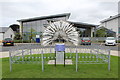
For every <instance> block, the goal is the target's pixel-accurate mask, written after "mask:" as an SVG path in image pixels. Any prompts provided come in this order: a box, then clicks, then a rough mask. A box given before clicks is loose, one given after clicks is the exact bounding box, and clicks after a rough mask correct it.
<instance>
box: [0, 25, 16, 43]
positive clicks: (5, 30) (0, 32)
mask: <svg viewBox="0 0 120 80" xmlns="http://www.w3.org/2000/svg"><path fill="white" fill-rule="evenodd" d="M14 36H15V33H14V31H13V30H12V29H11V28H10V27H0V42H2V40H3V39H5V38H11V39H14Z"/></svg>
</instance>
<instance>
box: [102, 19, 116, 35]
mask: <svg viewBox="0 0 120 80" xmlns="http://www.w3.org/2000/svg"><path fill="white" fill-rule="evenodd" d="M100 26H104V27H106V28H108V29H110V30H112V31H115V32H116V35H118V18H115V19H112V20H110V21H107V22H104V23H101V24H100Z"/></svg>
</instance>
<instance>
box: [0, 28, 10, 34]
mask: <svg viewBox="0 0 120 80" xmlns="http://www.w3.org/2000/svg"><path fill="white" fill-rule="evenodd" d="M8 28H9V27H0V33H4V32H6V31H7V30H8Z"/></svg>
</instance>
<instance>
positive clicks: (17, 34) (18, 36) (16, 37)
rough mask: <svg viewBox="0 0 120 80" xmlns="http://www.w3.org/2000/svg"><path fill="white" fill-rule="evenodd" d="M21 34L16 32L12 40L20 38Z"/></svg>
mask: <svg viewBox="0 0 120 80" xmlns="http://www.w3.org/2000/svg"><path fill="white" fill-rule="evenodd" d="M21 39H22V36H21V35H20V34H19V33H16V34H15V36H14V40H21Z"/></svg>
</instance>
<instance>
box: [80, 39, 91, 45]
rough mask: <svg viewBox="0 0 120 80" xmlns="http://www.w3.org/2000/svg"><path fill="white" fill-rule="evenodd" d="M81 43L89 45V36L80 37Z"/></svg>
mask: <svg viewBox="0 0 120 80" xmlns="http://www.w3.org/2000/svg"><path fill="white" fill-rule="evenodd" d="M81 45H91V40H90V38H82V39H81Z"/></svg>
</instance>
